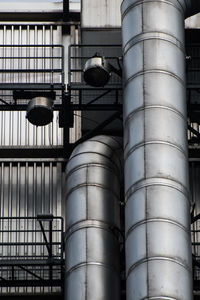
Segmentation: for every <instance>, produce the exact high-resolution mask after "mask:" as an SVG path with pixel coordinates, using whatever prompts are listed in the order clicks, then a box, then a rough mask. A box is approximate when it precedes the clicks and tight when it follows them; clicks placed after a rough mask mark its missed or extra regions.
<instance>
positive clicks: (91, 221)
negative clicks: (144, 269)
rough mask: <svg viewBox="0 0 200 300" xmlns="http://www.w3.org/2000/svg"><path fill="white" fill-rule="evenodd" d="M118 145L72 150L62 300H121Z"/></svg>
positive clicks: (107, 142)
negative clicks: (64, 278) (63, 293)
mask: <svg viewBox="0 0 200 300" xmlns="http://www.w3.org/2000/svg"><path fill="white" fill-rule="evenodd" d="M121 159H122V144H121V142H120V141H119V140H118V139H117V138H112V137H108V136H97V137H94V138H92V139H90V140H88V141H86V142H84V143H82V144H80V145H79V146H77V147H76V148H75V150H74V151H73V153H72V155H71V157H70V159H69V162H68V165H67V169H66V172H67V180H66V248H65V252H66V281H65V299H66V300H99V299H103V300H110V299H115V300H119V299H120V273H119V239H118V234H117V233H118V230H119V226H120V215H119V201H120V185H121V181H120V178H121V176H122V162H121Z"/></svg>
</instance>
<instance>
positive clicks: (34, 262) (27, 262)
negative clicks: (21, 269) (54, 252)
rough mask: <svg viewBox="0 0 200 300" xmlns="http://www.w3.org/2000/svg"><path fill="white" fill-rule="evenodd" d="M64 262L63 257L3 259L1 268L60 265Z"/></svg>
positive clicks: (0, 262) (0, 264)
mask: <svg viewBox="0 0 200 300" xmlns="http://www.w3.org/2000/svg"><path fill="white" fill-rule="evenodd" d="M63 264H64V260H61V259H51V260H49V259H15V260H14V259H3V260H1V261H0V268H1V267H9V266H16V267H18V266H49V265H56V266H60V265H63Z"/></svg>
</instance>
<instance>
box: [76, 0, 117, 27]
mask: <svg viewBox="0 0 200 300" xmlns="http://www.w3.org/2000/svg"><path fill="white" fill-rule="evenodd" d="M121 2H122V0H109V1H107V0H84V1H82V3H81V4H82V5H81V27H82V28H101V29H102V28H103V29H105V28H117V27H121V17H120V4H121Z"/></svg>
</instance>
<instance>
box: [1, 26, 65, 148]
mask: <svg viewBox="0 0 200 300" xmlns="http://www.w3.org/2000/svg"><path fill="white" fill-rule="evenodd" d="M37 44H38V45H49V44H51V45H52V44H54V45H57V44H62V30H61V26H56V25H25V24H24V25H18V24H15V25H0V45H37ZM67 46H68V45H65V47H67ZM2 49H3V48H2V47H1V64H2V63H3V64H4V67H5V63H8V64H9V62H8V60H5V59H4V58H3V57H5V56H8V55H11V56H13V55H17V56H20V55H22V56H24V55H27V53H25V52H24V50H23V51H22V48H20V49H18V50H17V51H18V53H16V52H12V53H11V52H10V51H14V50H13V49H14V48H12V49H8V48H4V49H3V50H2ZM6 49H7V50H6ZM2 51H3V52H2ZM7 51H8V52H9V53H7ZM15 51H16V49H15ZM19 51H21V52H19ZM26 51H27V50H26ZM47 55H48V53H47ZM5 61H6V62H5ZM11 61H12V63H11V62H10V64H14V63H15V62H14V60H11ZM32 61H33V60H32ZM19 62H20V60H18V63H19ZM21 63H22V62H21ZM26 63H27V62H26ZM37 63H38V64H40V63H41V64H43V62H40V60H38V62H37ZM47 65H48V61H47ZM1 67H2V66H1ZM17 67H19V68H20V66H16V65H15V64H14V65H10V68H11V69H12V68H17ZM22 67H23V66H22ZM43 67H44V66H43V65H41V68H43ZM37 68H40V65H37ZM4 76H9V77H8V80H9V79H10V74H8V75H4ZM15 76H19V74H16V75H15ZM31 76H32V75H31ZM37 76H41V75H40V74H37ZM15 79H16V78H15ZM17 79H18V81H17V82H20V78H17ZM38 80H39V78H38ZM38 80H37V78H35V81H34V82H40V80H39V81H38ZM21 81H24V78H21ZM3 93H4V94H3V97H4V98H5V96H6V95H5V93H7V94H8V98H6V100H8V101H9V96H10V95H11V92H9V91H5V92H3ZM0 128H1V130H0V146H16V145H17V146H50V147H51V146H52V145H53V146H57V145H62V142H63V137H62V129H60V128H59V126H58V114H57V112H55V113H54V121H53V123H52V124H50V125H47V126H44V127H38V128H36V127H35V126H33V125H32V124H30V123H29V122H27V121H26V118H25V112H0Z"/></svg>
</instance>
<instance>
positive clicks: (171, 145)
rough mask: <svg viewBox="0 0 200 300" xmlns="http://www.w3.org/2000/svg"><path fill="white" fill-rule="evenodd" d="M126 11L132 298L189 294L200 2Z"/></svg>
mask: <svg viewBox="0 0 200 300" xmlns="http://www.w3.org/2000/svg"><path fill="white" fill-rule="evenodd" d="M121 10H122V37H123V54H124V101H123V102H124V136H125V137H124V148H125V153H124V156H125V201H126V213H125V219H126V274H127V300H143V299H152V300H158V299H159V300H160V299H163V300H164V299H167V300H175V299H176V300H179V299H180V300H191V299H192V298H193V295H192V270H191V269H192V260H191V241H190V215H189V208H190V203H189V199H188V198H189V197H188V190H189V185H188V156H187V123H186V119H187V111H186V97H185V86H186V85H185V52H184V18H185V17H186V16H189V15H190V14H192V13H195V12H198V11H200V1H199V0H198V1H197V0H194V1H189V0H188V1H187V0H179V1H177V0H164V1H163V0H124V1H123V3H122V7H121Z"/></svg>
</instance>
